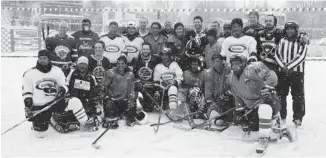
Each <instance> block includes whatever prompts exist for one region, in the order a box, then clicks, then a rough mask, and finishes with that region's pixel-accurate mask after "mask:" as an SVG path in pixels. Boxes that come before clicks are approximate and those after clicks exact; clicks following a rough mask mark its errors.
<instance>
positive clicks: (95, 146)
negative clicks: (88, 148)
mask: <svg viewBox="0 0 326 158" xmlns="http://www.w3.org/2000/svg"><path fill="white" fill-rule="evenodd" d="M92 147H93V148H95V149H99V148H100V147H101V146H99V145H97V144H92Z"/></svg>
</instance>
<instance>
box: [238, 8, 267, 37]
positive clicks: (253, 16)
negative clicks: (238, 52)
mask: <svg viewBox="0 0 326 158" xmlns="http://www.w3.org/2000/svg"><path fill="white" fill-rule="evenodd" d="M263 29H264V25H262V24H260V23H259V13H258V12H256V11H251V12H250V13H249V26H246V27H244V28H243V33H244V34H248V33H249V32H258V31H260V30H263ZM249 34H251V33H249Z"/></svg>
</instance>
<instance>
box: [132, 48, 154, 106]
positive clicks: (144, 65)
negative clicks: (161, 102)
mask: <svg viewBox="0 0 326 158" xmlns="http://www.w3.org/2000/svg"><path fill="white" fill-rule="evenodd" d="M159 62H160V60H159V58H158V57H157V56H153V55H152V50H151V45H150V44H149V43H143V45H142V49H141V54H140V57H139V58H138V59H137V60H135V62H134V63H133V67H134V69H133V72H134V75H135V78H136V79H138V80H140V82H142V84H146V83H151V82H153V72H154V68H155V66H156V65H157V64H158V63H159ZM145 90H146V91H147V92H148V93H149V94H150V95H152V96H153V95H154V91H155V89H154V87H146V88H145ZM143 97H144V102H143V103H141V104H142V107H143V109H144V110H145V111H146V112H152V111H153V104H154V103H153V102H152V100H150V98H149V97H148V96H147V95H143Z"/></svg>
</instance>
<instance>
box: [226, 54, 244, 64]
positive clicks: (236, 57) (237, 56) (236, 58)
mask: <svg viewBox="0 0 326 158" xmlns="http://www.w3.org/2000/svg"><path fill="white" fill-rule="evenodd" d="M247 60H248V59H247V58H246V57H245V56H243V55H241V54H233V55H232V56H231V57H230V63H232V62H233V61H240V62H242V63H247Z"/></svg>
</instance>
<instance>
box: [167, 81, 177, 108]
mask: <svg viewBox="0 0 326 158" xmlns="http://www.w3.org/2000/svg"><path fill="white" fill-rule="evenodd" d="M177 94H178V89H177V87H176V86H171V87H170V88H169V90H168V95H169V107H170V109H176V108H177V106H178V102H177Z"/></svg>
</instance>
